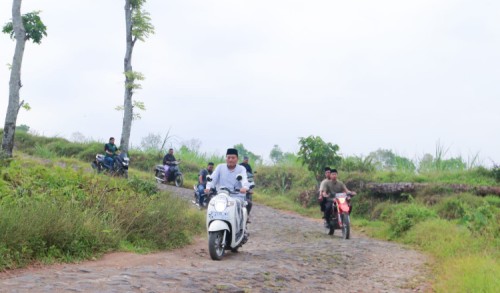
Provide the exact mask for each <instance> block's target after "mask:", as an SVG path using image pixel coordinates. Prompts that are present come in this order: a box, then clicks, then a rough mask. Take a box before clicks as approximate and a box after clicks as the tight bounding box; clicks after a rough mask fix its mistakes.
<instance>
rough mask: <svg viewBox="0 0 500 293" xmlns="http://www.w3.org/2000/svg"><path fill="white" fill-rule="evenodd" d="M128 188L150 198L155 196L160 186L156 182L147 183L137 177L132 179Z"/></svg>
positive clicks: (128, 182)
mask: <svg viewBox="0 0 500 293" xmlns="http://www.w3.org/2000/svg"><path fill="white" fill-rule="evenodd" d="M127 184H128V186H130V187H131V188H132V190H134V191H135V192H137V193H141V194H145V195H148V196H151V195H155V194H156V193H157V192H158V186H157V185H156V183H155V182H154V181H147V180H144V179H141V178H139V177H137V176H134V177H132V178H131V179H129V180H128V181H127Z"/></svg>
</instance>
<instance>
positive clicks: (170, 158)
mask: <svg viewBox="0 0 500 293" xmlns="http://www.w3.org/2000/svg"><path fill="white" fill-rule="evenodd" d="M175 161H176V160H175V157H174V149H173V148H170V149H168V153H167V154H166V155H165V157H163V167H164V168H165V182H166V181H167V180H168V175H170V173H169V170H170V166H172V164H173V162H175Z"/></svg>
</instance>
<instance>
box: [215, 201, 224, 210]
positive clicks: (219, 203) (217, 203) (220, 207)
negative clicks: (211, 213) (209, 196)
mask: <svg viewBox="0 0 500 293" xmlns="http://www.w3.org/2000/svg"><path fill="white" fill-rule="evenodd" d="M226 207H227V201H225V200H217V201H215V203H214V208H215V210H216V211H217V212H223V211H224V210H225V209H226Z"/></svg>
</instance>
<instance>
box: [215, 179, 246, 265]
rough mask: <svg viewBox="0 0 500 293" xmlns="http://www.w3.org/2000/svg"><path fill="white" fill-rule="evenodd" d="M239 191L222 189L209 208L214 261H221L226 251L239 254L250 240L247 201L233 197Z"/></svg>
mask: <svg viewBox="0 0 500 293" xmlns="http://www.w3.org/2000/svg"><path fill="white" fill-rule="evenodd" d="M231 194H240V193H239V190H237V189H236V190H229V188H225V187H221V188H219V192H218V194H217V195H216V196H214V197H213V198H212V200H210V202H209V204H208V208H207V231H208V251H209V252H210V257H211V258H212V259H213V260H221V259H222V257H223V256H224V252H225V250H229V249H230V250H231V251H232V252H238V248H240V247H241V246H242V245H243V244H245V243H246V242H247V240H248V236H249V234H248V232H247V217H248V215H247V209H246V201H241V200H240V199H237V198H233V197H231Z"/></svg>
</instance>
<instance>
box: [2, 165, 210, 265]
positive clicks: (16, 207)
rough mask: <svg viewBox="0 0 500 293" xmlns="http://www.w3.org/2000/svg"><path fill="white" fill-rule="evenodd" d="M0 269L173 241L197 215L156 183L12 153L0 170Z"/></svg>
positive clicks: (182, 239) (192, 227) (193, 228)
mask: <svg viewBox="0 0 500 293" xmlns="http://www.w3.org/2000/svg"><path fill="white" fill-rule="evenodd" d="M0 191H1V192H0V269H3V268H14V267H19V266H24V265H26V264H29V263H31V262H33V261H35V260H39V261H49V262H50V261H52V260H57V261H68V260H75V259H82V258H89V257H92V256H93V255H95V254H99V253H102V252H105V251H109V250H115V249H117V248H118V247H119V246H120V243H123V242H124V241H125V242H128V243H130V244H131V245H132V246H134V247H143V248H144V249H146V250H148V249H149V250H152V249H153V250H154V249H159V248H160V249H163V248H170V247H178V246H180V245H184V244H186V243H187V242H189V240H190V238H191V236H192V235H194V234H196V233H199V232H201V230H202V229H203V227H204V226H203V221H204V217H203V215H202V214H199V213H196V212H190V211H188V210H189V204H188V203H187V202H185V201H183V200H182V199H179V198H176V197H170V196H168V195H167V194H157V190H156V184H154V182H153V181H147V180H143V179H140V178H136V177H132V179H131V180H129V181H125V180H122V179H116V178H112V177H108V176H100V175H95V174H93V173H87V172H84V171H83V169H82V168H81V167H79V166H78V167H77V168H75V166H73V165H71V164H69V162H66V161H58V162H52V161H47V160H43V161H42V162H39V161H38V160H35V159H24V158H22V159H21V158H16V160H14V161H12V162H11V164H10V165H9V166H8V167H6V168H3V169H2V170H1V171H0Z"/></svg>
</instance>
